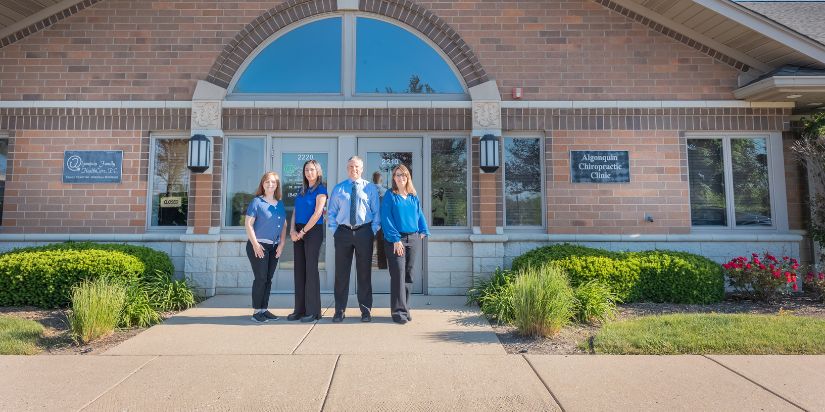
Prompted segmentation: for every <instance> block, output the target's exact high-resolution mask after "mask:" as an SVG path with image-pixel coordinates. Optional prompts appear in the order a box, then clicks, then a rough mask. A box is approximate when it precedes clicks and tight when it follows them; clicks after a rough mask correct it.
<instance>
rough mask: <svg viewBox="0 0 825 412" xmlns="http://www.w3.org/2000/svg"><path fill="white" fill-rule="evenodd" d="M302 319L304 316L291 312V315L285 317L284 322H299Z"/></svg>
mask: <svg viewBox="0 0 825 412" xmlns="http://www.w3.org/2000/svg"><path fill="white" fill-rule="evenodd" d="M303 317H304V315H302V314H300V313H295V312H293V313H290V314H289V315H286V320H289V321H294V320H301V318H303Z"/></svg>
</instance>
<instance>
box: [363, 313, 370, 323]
mask: <svg viewBox="0 0 825 412" xmlns="http://www.w3.org/2000/svg"><path fill="white" fill-rule="evenodd" d="M361 322H372V315H370V313H369V312H364V313H362V314H361Z"/></svg>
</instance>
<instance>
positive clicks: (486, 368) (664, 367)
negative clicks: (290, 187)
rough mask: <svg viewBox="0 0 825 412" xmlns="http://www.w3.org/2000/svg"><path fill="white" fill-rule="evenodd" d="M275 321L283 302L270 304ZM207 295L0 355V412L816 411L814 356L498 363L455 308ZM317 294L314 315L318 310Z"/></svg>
mask: <svg viewBox="0 0 825 412" xmlns="http://www.w3.org/2000/svg"><path fill="white" fill-rule="evenodd" d="M272 298H273V300H272V302H271V304H270V306H272V307H274V308H275V309H274V310H273V312H275V313H276V314H278V315H282V316H284V317H285V316H286V315H287V314H288V313H289V312H290V311H291V310H290V308H291V297H289V296H273V297H272ZM248 300H249V299H248V298H247V297H246V296H219V297H216V298H212V299H210V300H208V301H206V302H204V303H203V304H201V305H200V306H199V307H197V308H194V309H190V310H188V311H185V312H182V313H180V314H179V315H177V316H175V317H174V318H172V319H169V320H167V321H166V322H165V323H164V324H162V325H158V326H155V327H152V328H150V329H148V330H146V331H145V332H143V333H141V334H140V335H138V336H136V337H134V338H132V339H130V340H128V341H126V342H124V343H122V344H121V345H119V346H117V347H115V348H112V349H111V350H109V351H108V352H106V353H104V354H103V355H100V356H30V357H25V356H5V357H0V411H18V410H60V411H63V410H106V411H109V410H131V411H143V410H227V409H229V410H289V411H303V410H307V411H319V410H329V411H337V410H344V411H348V410H358V411H371V410H380V411H390V410H404V411H417V410H421V411H425V410H426V411H430V410H437V411H441V410H443V411H464V410H468V411H469V410H474V411H475V410H524V411H545V410H547V411H552V410H566V411H591V410H611V411H615V410H628V411H631V410H632V411H638V410H667V411H672V410H690V411H696V410H725V411H733V410H748V411H749V410H771V411H774V410H812V411H813V410H823V411H825V391H823V390H822V388H821V386H822V382H825V356H585V355H582V356H549V355H529V354H528V355H507V354H506V353H505V351H504V349H503V348H502V347H501V345H500V344H499V342H498V339H497V338H496V336H495V334H494V333H493V330H492V328H491V327H490V326H489V324H488V323H487V322H486V321H485V320H484V319H483V318H482V317H481V316H480V314H479V313H478V312H477V311H475V310H472V309H470V308H468V307H466V306H464V305H463V303H464V299H463V298H461V297H434V296H418V297H415V298H414V305H413V310H412V315H413V318H414V320H413V322H411V323H409V324H407V325H404V326H401V325H396V324H394V323H392V322H391V321H390V320H389V310H388V309H387V307H388V303H389V302H388V300H389V299H388V297H387V296H381V295H377V296H376V302H375V306H376V309H375V311H374V321H373V323H370V324H362V323H361V322H360V321H359V319H358V314H359V311H358V309H357V304H356V303H355V297H351V298H350V305H351V308H350V309H348V311H347V315H348V317H347V319H345V321H344V323H343V324H332V323H331V312H330V309H327V312H325V314H324V316H325V317H324V319H322V320H321V321H319V322H315V323H309V324H302V323H296V322H287V321H285V320H280V321H277V322H272V323H267V324H253V323H252V322H251V321H250V320H249V317H250V313H251V310H250V309H249V302H248ZM331 300H332V299H331V297H330V296H325V297H324V301H325V305H326V306H327V307H329V306H330V305H331Z"/></svg>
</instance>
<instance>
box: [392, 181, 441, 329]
mask: <svg viewBox="0 0 825 412" xmlns="http://www.w3.org/2000/svg"><path fill="white" fill-rule="evenodd" d="M381 229H382V230H383V231H384V251H385V253H386V255H387V266H388V267H389V269H390V313H391V315H392V320H393V322H395V323H400V324H402V325H403V324H405V323H407V322H409V321H411V320H412V317H411V316H410V309H409V306H408V304H409V300H410V289H411V288H412V283H413V279H412V276H413V270H414V269H415V268H414V265H415V256H416V255H417V254H418V253H420V252H421V241H422V239H424V237H425V236H429V235H430V231H429V229H428V228H427V219H426V218H425V217H424V211H423V210H422V209H421V201H420V200H419V199H418V196H416V192H415V187H414V186H413V183H412V176H411V175H410V170H409V169H407V167H406V166H404V165H400V166H397V167H396V168H395V169H393V171H392V191H388V192H387V193H386V194H385V195H384V200H383V201H382V202H381Z"/></svg>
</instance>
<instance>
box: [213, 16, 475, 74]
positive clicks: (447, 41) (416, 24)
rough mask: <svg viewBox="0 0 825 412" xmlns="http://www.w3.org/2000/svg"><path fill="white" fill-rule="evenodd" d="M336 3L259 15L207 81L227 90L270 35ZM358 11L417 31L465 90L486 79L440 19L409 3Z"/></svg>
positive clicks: (225, 52)
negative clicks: (453, 70)
mask: <svg viewBox="0 0 825 412" xmlns="http://www.w3.org/2000/svg"><path fill="white" fill-rule="evenodd" d="M337 9H338V6H337V1H336V0H289V1H287V2H284V3H282V4H280V5H278V6H276V7H274V8H272V9H270V10H268V11H267V12H265V13H263V14H261V15H260V16H258V18H256V19H255V20H254V21H253V22H251V23H249V24H247V25H246V27H244V29H243V30H241V31H240V32H238V34H237V35H235V38H234V39H233V40H232V41H231V42H229V44H227V45H226V47H224V49H223V52H221V54H220V55H219V56H218V58H217V59H216V60H215V63H214V64H213V65H212V68H211V69H210V70H209V76H208V77H207V78H206V80H207V81H209V82H211V83H214V84H216V85H218V86H221V87H224V88H228V87H229V83H230V82H231V81H232V78H233V77H234V76H235V73H237V71H238V70H239V69H240V67H241V65H242V64H243V62H244V61H246V59H247V58H248V57H249V55H250V54H251V53H252V52H253V51H254V50H255V49H256V48H257V47H258V46H259V45H260V44H261V43H263V42H265V41H266V39H268V38H269V37H271V36H272V35H273V34H275V33H277V32H278V31H279V30H281V29H283V28H284V27H286V26H288V25H290V24H292V23H294V22H296V21H299V20H303V19H306V18H308V17H312V16H316V15H319V14H324V13H331V12H335V11H337ZM358 9H359V10H360V11H363V12H368V13H374V14H377V15H381V16H384V17H387V18H390V19H393V20H396V21H398V22H400V23H403V24H406V25H407V26H409V27H411V28H413V29H414V30H417V31H418V32H420V33H421V34H422V35H424V36H425V37H427V38H429V39H430V40H431V41H432V42H433V43H434V44H435V45H436V46H437V47H438V48H440V49H441V50H442V51H443V52H444V54H445V55H446V56H447V57H448V58H449V59H450V60H451V61H452V62H453V64H454V65H455V67H456V68H457V69H458V71H459V73H460V75H461V77H462V78H463V79H464V82H465V84H467V87H473V86H476V85H478V84H481V83H484V82H486V81H487V80H489V77H488V76H487V72H486V71H485V70H484V68H483V67H482V66H481V64H480V63H479V62H478V59H477V58H476V55H475V53H473V50H472V48H470V46H469V45H468V44H467V43H466V42H464V40H462V39H461V37H460V36H459V35H458V33H457V32H456V31H455V30H453V28H452V27H450V26H449V25H448V24H447V23H445V22H444V20H442V19H441V18H439V17H438V16H436V15H435V14H433V13H432V12H431V11H429V10H426V9H425V8H424V7H421V6H420V5H418V4H416V3H413V2H412V1H409V0H360V1H359V4H358Z"/></svg>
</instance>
